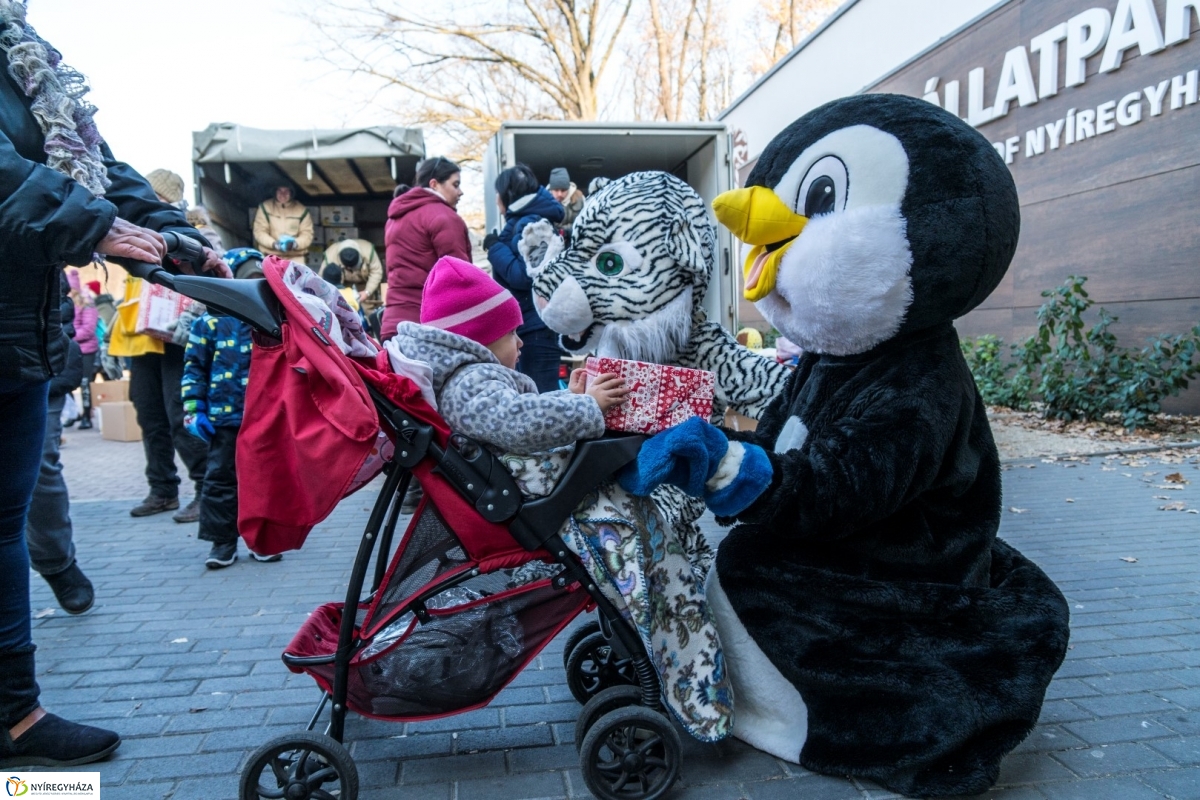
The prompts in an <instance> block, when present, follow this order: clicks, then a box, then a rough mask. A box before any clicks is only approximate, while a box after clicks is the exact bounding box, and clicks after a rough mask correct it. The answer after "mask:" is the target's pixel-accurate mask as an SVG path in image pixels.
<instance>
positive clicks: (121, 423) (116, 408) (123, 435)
mask: <svg viewBox="0 0 1200 800" xmlns="http://www.w3.org/2000/svg"><path fill="white" fill-rule="evenodd" d="M100 435H101V436H102V437H103V438H105V439H108V440H109V441H111V442H140V441H141V440H142V429H141V428H140V427H138V423H137V412H136V411H134V409H133V403H131V402H129V401H128V400H123V401H121V402H118V403H104V404H103V405H101V406H100Z"/></svg>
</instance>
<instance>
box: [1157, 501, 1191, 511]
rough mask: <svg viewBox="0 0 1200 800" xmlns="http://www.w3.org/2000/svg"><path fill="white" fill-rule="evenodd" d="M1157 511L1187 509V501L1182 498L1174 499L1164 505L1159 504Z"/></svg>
mask: <svg viewBox="0 0 1200 800" xmlns="http://www.w3.org/2000/svg"><path fill="white" fill-rule="evenodd" d="M1158 510H1159V511H1187V503H1185V502H1183V501H1182V500H1176V501H1175V502H1174V503H1167V504H1166V505H1165V506H1159V507H1158Z"/></svg>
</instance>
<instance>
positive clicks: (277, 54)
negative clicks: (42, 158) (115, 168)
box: [27, 0, 395, 201]
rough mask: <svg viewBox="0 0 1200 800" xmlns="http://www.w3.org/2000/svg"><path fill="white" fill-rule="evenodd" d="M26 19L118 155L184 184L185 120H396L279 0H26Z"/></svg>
mask: <svg viewBox="0 0 1200 800" xmlns="http://www.w3.org/2000/svg"><path fill="white" fill-rule="evenodd" d="M28 5H29V13H28V16H27V19H28V21H29V22H30V24H32V25H33V26H34V28H36V29H37V31H38V33H39V34H40V35H41V36H42V38H44V39H45V40H46V41H48V42H50V43H51V44H52V45H54V46H55V47H56V48H57V49H58V50H59V51H60V52H61V53H62V54H63V60H64V61H65V62H66V63H67V64H69V65H70V66H72V67H74V68H75V69H77V70H79V71H80V72H82V73H83V74H84V75H86V76H87V78H88V80H89V82H90V84H91V87H92V91H91V92H90V93H89V94H88V99H89V100H91V102H92V103H93V104H95V105H96V107H97V108H98V109H99V111H98V113H97V114H96V124H97V125H98V127H99V128H100V133H101V135H102V136H104V138H105V139H106V140H107V141H108V143H109V145H110V146H111V147H112V149H113V152H114V154H115V155H116V156H117V158H119V159H121V160H122V161H127V162H129V163H130V164H132V165H133V166H134V167H135V168H136V169H137V170H138V171H139V172H142V173H143V174H145V173H147V172H149V171H151V170H153V169H157V168H159V167H165V168H167V169H170V170H173V171H175V172H177V173H179V174H180V175H182V176H183V178H184V181H185V182H186V183H187V191H186V194H185V197H187V199H188V200H189V201H190V200H192V199H193V193H192V167H191V158H192V131H199V130H203V129H204V128H206V127H207V126H208V124H209V123H211V122H236V123H239V124H241V125H246V126H248V127H254V128H309V127H315V128H343V127H350V126H358V125H371V124H395V120H394V119H392V118H391V116H390V115H389V114H388V113H387V112H386V111H379V110H375V109H372V108H371V107H370V104H369V100H368V98H369V92H370V89H371V87H370V86H364V85H363V84H362V82H361V81H355V80H354V79H353V78H350V77H348V76H346V75H342V74H337V73H335V72H333V70H332V69H331V67H329V65H328V64H326V63H324V62H323V61H322V60H321V58H320V54H319V53H318V52H316V44H315V42H318V41H319V40H320V36H319V34H315V33H314V32H313V31H311V30H310V28H309V26H308V23H307V22H305V21H304V20H303V19H301V18H300V17H299V15H298V14H296V13H295V11H293V10H291V9H294V8H295V6H296V5H297V4H296V3H295V2H287V1H286V0H202V2H189V3H184V2H179V0H29V3H28Z"/></svg>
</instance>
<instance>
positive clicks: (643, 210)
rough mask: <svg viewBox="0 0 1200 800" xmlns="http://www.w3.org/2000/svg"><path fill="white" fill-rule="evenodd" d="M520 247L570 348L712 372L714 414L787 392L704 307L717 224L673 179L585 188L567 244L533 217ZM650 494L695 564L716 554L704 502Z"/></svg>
mask: <svg viewBox="0 0 1200 800" xmlns="http://www.w3.org/2000/svg"><path fill="white" fill-rule="evenodd" d="M519 248H520V249H521V252H522V255H524V257H525V261H526V263H527V264H529V265H531V266H530V267H529V276H530V277H531V278H532V279H533V297H534V305H535V306H536V307H537V309H538V313H539V314H541V317H542V319H543V320H544V321H545V323H546V325H548V326H549V327H550V329H551V330H553V331H555V332H556V333H559V334H560V335H561V336H562V344H563V347H565V348H566V349H567V350H569V351H571V352H573V353H595V354H597V355H600V356H608V357H611V358H625V359H630V360H633V361H647V362H652V363H658V364H672V365H677V366H682V367H691V368H692V369H703V370H708V371H710V372H713V373H715V374H716V377H717V380H716V392H715V394H716V397H715V401H716V402H715V403H714V404H713V414H714V417H716V418H717V419H719V418H720V417H721V416H722V415H723V414H724V411H725V409H726V408H732V409H733V410H734V411H737V412H739V413H741V414H745V415H746V416H748V417H752V418H755V419H757V418H758V416H759V415H760V414H761V413H762V412H763V410H764V409H765V408H766V406H767V404H768V403H769V402H770V401H771V400H772V399H773V398H775V397H776V396H777V395H779V394H780V393H781V392H782V391H783V385H784V383H785V382H786V381H787V378H788V375H789V374H790V371H789V370H788V369H787V368H786V367H784V366H782V365H781V364H777V363H776V362H774V361H772V360H768V359H766V358H763V357H762V356H759V355H757V354H755V353H754V352H752V351H751V350H749V349H747V348H745V347H742V346H741V345H740V344H738V343H737V340H736V339H734V338H733V336H732V335H731V334H730V333H729V332H728V331H726V330H725V329H724V328H722V327H721V326H720V325H718V324H717V323H716V322H712V321H711V320H709V319H708V315H707V314H706V313H705V311H704V294H705V292H706V291H707V289H708V283H709V279H710V277H711V276H712V272H713V268H714V262H715V255H716V232H715V229H714V228H713V223H712V221H711V219H710V218H709V215H708V209H707V207H706V205H705V203H704V200H702V199H701V197H700V195H698V194H696V192H695V191H694V190H693V189H692V188H691V187H690V186H688V185H687V184H686V183H684V182H683V181H681V180H679V179H678V178H676V177H674V176H672V175H668V174H667V173H665V172H634V173H632V174H630V175H626V176H625V177H623V178H619V179H617V180H614V181H612V182H611V183H609V184H608V185H607V186H605V187H604V188H603V189H602V190H600V191H599V192H598V193H596V194H594V195H592V196H590V197H588V199H587V202H586V203H585V205H584V207H583V211H582V212H580V214H579V217H578V218H577V219H576V220H575V224H574V226H573V227H572V229H571V245H570V247H568V248H566V249H565V250H564V249H563V244H562V240H561V239H560V238H559V237H558V236H557V235H556V234H555V233H554V230H553V228H552V227H551V225H550V224H549V223H548V222H538V223H534V224H532V225H530V226H528V227H527V228H526V229H525V234H524V237H523V239H522V241H521V243H520V245H519ZM664 492H665V494H664ZM655 496H656V498H658V501H659V504H660V507H662V508H663V509H664V510H665V511H668V512H669V513H670V515H671V516H672V517H675V518H676V519H675V523H676V525H677V526H678V527H677V530H678V532H679V533H680V535H681V536H683V537H684V539H685V540H686V541H687V542H688V549H689V551H690V554H691V555H693V556H694V558H693V563H694V564H703V565H704V566H705V567H706V566H707V562H708V561H709V560H711V554H710V553H709V552H708V550H707V545H705V544H704V539H703V537H701V536H700V535H699V528H698V527H697V526H696V525H695V521H696V520H697V519H699V517H700V515H701V514H703V513H704V504H703V502H698V501H694V500H692V499H690V498H688V497H687V496H685V495H684V494H682V493H681V492H677V491H675V490H674V489H673V488H672V487H663V488H660V489H659V490H657V491H656V494H655ZM668 497H669V499H668Z"/></svg>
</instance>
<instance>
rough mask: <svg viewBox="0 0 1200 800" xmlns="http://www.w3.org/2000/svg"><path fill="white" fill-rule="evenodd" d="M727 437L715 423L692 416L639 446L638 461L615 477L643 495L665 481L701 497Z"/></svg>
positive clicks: (713, 471)
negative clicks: (640, 447)
mask: <svg viewBox="0 0 1200 800" xmlns="http://www.w3.org/2000/svg"><path fill="white" fill-rule="evenodd" d="M728 449H729V440H728V439H726V438H725V434H723V433H721V431H720V430H718V429H717V428H716V427H715V426H713V425H710V424H709V423H708V422H706V421H705V420H703V419H700V418H699V417H692V418H690V419H688V420H687V421H686V422H681V423H680V424H678V425H676V426H675V427H673V428H668V429H667V430H665V431H663V432H662V433H660V434H658V435H657V436H652V437H651V438H650V439H648V440H646V443H645V444H643V445H642V449H641V451H640V452H639V453H638V457H637V461H636V462H634V463H633V464H630V465H629V466H628V467H626V468H625V469H623V470H622V471H621V473H620V474H619V475H618V476H617V482H618V483H620V484H621V488H623V489H624V490H625V491H627V492H629V493H630V494H632V495H637V496H639V497H645V496H647V495H649V494H650V493H651V492H653V491H654V490H655V489H656V488H657V487H659V486H661V485H662V484H664V483H669V484H671V485H672V486H678V487H679V488H680V489H682V490H683V491H685V492H686V493H688V494H689V495H691V496H692V497H703V496H704V491H705V489H704V484H705V482H706V481H707V480H708V479H709V478H711V477H712V476H713V474H714V473H715V472H716V471H717V466H718V465H719V464H720V463H721V457H722V456H724V455H725V451H726V450H728Z"/></svg>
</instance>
